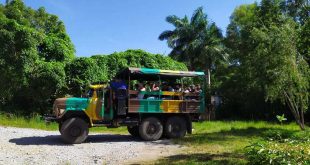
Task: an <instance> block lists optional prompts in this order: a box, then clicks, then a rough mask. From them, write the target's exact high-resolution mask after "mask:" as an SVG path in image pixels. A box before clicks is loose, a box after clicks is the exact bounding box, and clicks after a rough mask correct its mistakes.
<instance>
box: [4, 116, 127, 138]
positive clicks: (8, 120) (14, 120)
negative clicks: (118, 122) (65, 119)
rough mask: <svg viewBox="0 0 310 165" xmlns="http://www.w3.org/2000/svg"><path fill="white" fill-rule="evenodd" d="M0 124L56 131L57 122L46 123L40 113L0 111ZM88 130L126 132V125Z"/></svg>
mask: <svg viewBox="0 0 310 165" xmlns="http://www.w3.org/2000/svg"><path fill="white" fill-rule="evenodd" d="M0 126H7V127H18V128H33V129H40V130H46V131H58V123H56V122H51V123H49V124H47V123H45V121H44V119H43V118H42V117H41V116H40V115H32V116H29V117H25V116H23V115H13V114H8V113H0ZM89 131H90V132H96V133H115V134H127V133H128V132H127V128H126V127H119V128H106V127H93V128H91V129H89Z"/></svg>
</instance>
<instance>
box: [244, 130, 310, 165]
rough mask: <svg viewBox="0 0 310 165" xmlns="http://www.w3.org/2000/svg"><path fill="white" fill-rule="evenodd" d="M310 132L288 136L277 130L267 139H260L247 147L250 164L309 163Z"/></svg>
mask: <svg viewBox="0 0 310 165" xmlns="http://www.w3.org/2000/svg"><path fill="white" fill-rule="evenodd" d="M309 148H310V134H309V132H306V133H304V134H303V137H300V136H292V137H290V136H286V135H284V137H283V135H282V134H281V133H280V132H276V133H275V135H273V136H271V137H269V138H268V139H267V140H263V141H258V142H255V143H253V144H251V145H249V146H248V147H247V149H246V155H247V158H248V159H249V161H250V164H275V165H276V164H309V163H310V150H309Z"/></svg>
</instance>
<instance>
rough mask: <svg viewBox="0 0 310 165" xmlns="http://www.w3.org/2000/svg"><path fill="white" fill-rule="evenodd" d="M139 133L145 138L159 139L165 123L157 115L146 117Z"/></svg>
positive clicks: (148, 139) (150, 139) (149, 139)
mask: <svg viewBox="0 0 310 165" xmlns="http://www.w3.org/2000/svg"><path fill="white" fill-rule="evenodd" d="M139 134H140V137H141V138H142V139H143V140H147V141H154V140H158V139H159V138H161V136H162V134H163V125H162V124H161V122H160V121H159V120H158V119H157V118H155V117H149V118H146V119H144V120H143V121H142V123H141V124H140V126H139Z"/></svg>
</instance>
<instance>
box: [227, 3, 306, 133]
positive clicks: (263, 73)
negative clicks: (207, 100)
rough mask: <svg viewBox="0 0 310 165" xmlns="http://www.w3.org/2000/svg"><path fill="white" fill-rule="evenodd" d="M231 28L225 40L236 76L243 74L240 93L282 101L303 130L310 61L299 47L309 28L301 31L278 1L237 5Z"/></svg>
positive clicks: (267, 99) (272, 100)
mask: <svg viewBox="0 0 310 165" xmlns="http://www.w3.org/2000/svg"><path fill="white" fill-rule="evenodd" d="M228 27H229V28H228V30H227V38H226V40H225V43H226V46H227V47H228V48H229V50H230V51H231V56H230V57H231V58H232V61H235V62H234V63H233V64H235V67H236V72H235V73H234V75H238V74H241V75H242V77H239V80H238V81H239V82H240V85H242V86H243V88H239V89H240V90H241V91H240V92H239V93H244V94H246V95H247V96H249V93H250V92H251V91H256V94H255V95H256V96H257V100H258V98H260V97H264V98H265V101H266V102H267V101H268V102H278V101H282V103H284V104H285V105H286V106H287V107H288V109H289V110H290V111H291V112H292V114H293V116H294V117H295V120H296V122H297V123H298V124H299V125H300V127H301V129H304V117H303V115H304V112H305V111H306V110H307V109H308V101H309V94H308V91H309V64H308V63H307V62H306V61H305V59H306V58H305V57H306V56H305V54H304V53H303V51H301V50H305V49H304V48H300V44H301V43H306V42H307V40H306V39H304V38H305V36H300V33H301V32H303V33H305V34H306V33H307V30H300V27H303V26H300V23H299V22H296V21H294V19H293V18H292V17H291V16H290V15H288V14H286V12H283V10H282V9H281V1H278V0H272V1H270V0H262V1H261V3H260V5H257V4H253V5H244V6H241V7H239V8H237V9H236V10H235V12H234V13H233V15H232V19H231V24H230V25H229V26H228ZM303 28H304V27H303ZM303 28H301V29H303ZM306 38H307V37H306ZM301 41H302V42H301ZM242 82H246V83H242ZM237 89H238V88H237ZM247 99H248V98H247ZM247 102H250V100H247ZM256 105H257V104H256Z"/></svg>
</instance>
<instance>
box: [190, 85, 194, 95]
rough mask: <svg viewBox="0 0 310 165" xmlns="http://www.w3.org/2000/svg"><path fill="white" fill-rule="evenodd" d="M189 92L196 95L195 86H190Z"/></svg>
mask: <svg viewBox="0 0 310 165" xmlns="http://www.w3.org/2000/svg"><path fill="white" fill-rule="evenodd" d="M189 91H190V92H192V93H194V92H195V85H190V88H189Z"/></svg>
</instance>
